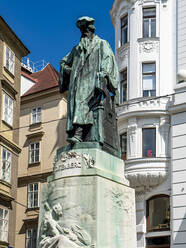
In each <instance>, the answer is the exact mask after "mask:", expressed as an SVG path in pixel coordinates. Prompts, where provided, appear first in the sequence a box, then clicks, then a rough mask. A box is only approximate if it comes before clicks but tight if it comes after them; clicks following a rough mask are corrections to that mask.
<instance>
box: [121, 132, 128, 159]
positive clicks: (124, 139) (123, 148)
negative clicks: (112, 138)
mask: <svg viewBox="0 0 186 248" xmlns="http://www.w3.org/2000/svg"><path fill="white" fill-rule="evenodd" d="M120 147H121V158H122V159H123V160H126V159H127V132H125V133H123V134H121V135H120Z"/></svg>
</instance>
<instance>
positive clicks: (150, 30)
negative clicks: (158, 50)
mask: <svg viewBox="0 0 186 248" xmlns="http://www.w3.org/2000/svg"><path fill="white" fill-rule="evenodd" d="M143 37H144V38H149V37H156V8H144V9H143Z"/></svg>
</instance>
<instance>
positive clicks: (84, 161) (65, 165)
mask: <svg viewBox="0 0 186 248" xmlns="http://www.w3.org/2000/svg"><path fill="white" fill-rule="evenodd" d="M94 163H95V161H94V159H93V158H92V157H91V156H90V155H89V154H85V153H83V154H78V153H76V152H63V153H62V154H61V155H60V157H59V158H58V159H56V158H55V159H54V171H60V170H66V169H73V168H81V167H82V166H83V165H84V166H85V167H86V168H92V167H93V166H94Z"/></svg>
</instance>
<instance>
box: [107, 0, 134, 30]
mask: <svg viewBox="0 0 186 248" xmlns="http://www.w3.org/2000/svg"><path fill="white" fill-rule="evenodd" d="M136 1H138V0H115V1H114V3H113V5H112V9H111V10H110V16H111V20H112V24H113V26H115V23H116V18H117V16H118V11H120V10H119V9H120V4H121V3H123V4H125V6H126V8H128V9H129V8H130V7H131V6H132V5H133V4H134V3H135V2H136Z"/></svg>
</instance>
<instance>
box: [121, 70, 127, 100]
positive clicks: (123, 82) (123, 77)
mask: <svg viewBox="0 0 186 248" xmlns="http://www.w3.org/2000/svg"><path fill="white" fill-rule="evenodd" d="M126 100H127V70H125V71H123V72H121V73H120V103H123V102H125V101H126Z"/></svg>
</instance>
